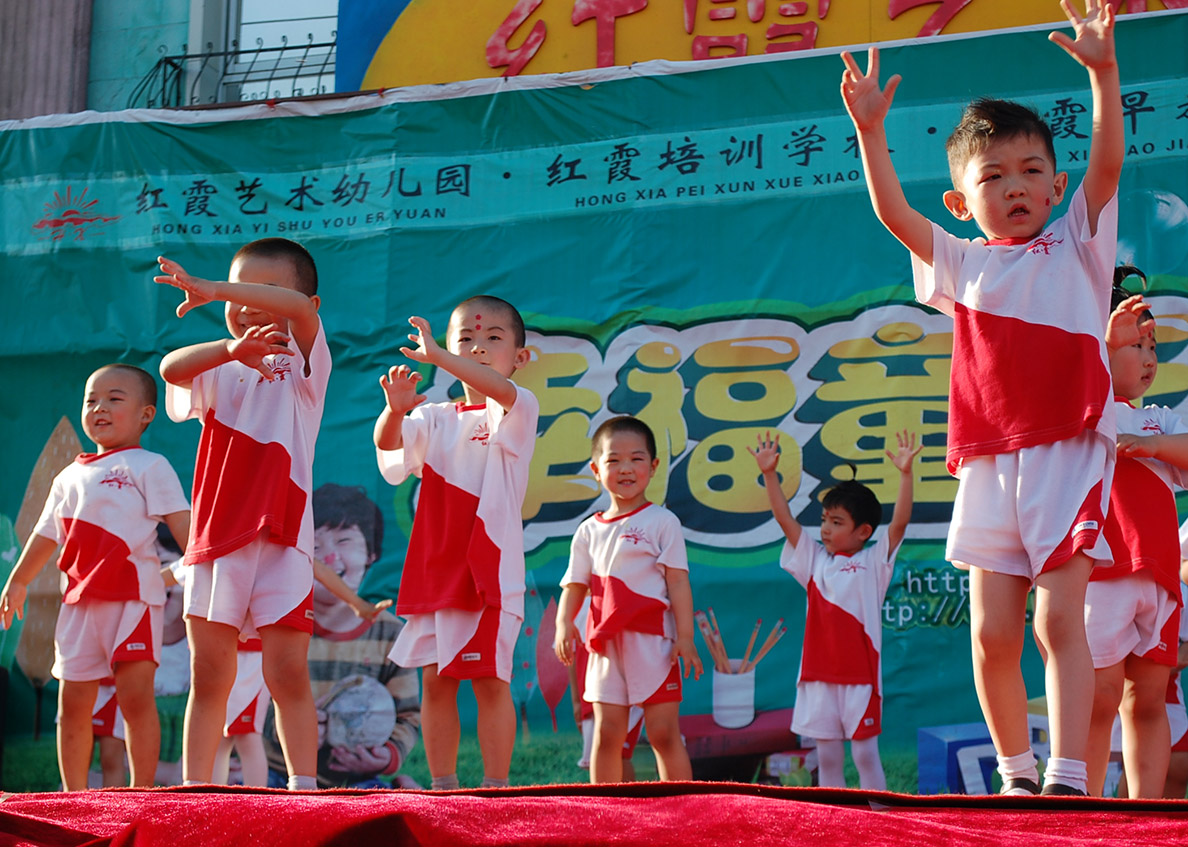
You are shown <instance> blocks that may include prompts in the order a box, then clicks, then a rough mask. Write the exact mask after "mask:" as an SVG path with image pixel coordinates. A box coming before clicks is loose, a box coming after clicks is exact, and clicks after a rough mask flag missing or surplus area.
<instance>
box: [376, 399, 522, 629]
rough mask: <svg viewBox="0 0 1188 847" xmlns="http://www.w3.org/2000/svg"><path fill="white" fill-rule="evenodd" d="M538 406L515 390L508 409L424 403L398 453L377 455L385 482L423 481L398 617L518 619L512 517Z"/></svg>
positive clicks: (518, 543) (518, 528) (517, 521)
mask: <svg viewBox="0 0 1188 847" xmlns="http://www.w3.org/2000/svg"><path fill="white" fill-rule="evenodd" d="M539 409H540V407H539V405H538V404H537V402H536V397H535V396H534V395H533V394H532V392H531V391H528V390H527V389H526V388H522V387H520V386H516V402H515V403H514V404H512V408H511V410H510V411H507V412H506V413H505V411H504V409H503V407H502V406H500V405H499V404H498V403H494V402H489V403H486V404H483V405H480V406H466V405H464V404H462V403H430V404H424V405H421V406H417V407H416V408H415V409H413V410H412V411H411V412H409V414H408V415H407V416H406V417H405V418H404V422H403V431H402V432H403V439H404V446H403V447H402V448H401V449H399V450H378V449H377V450H376V459H377V461H378V463H379V469H380V473H381V474H383V477H384V479H386V480H387V481H388V482H390V483H391V484H392V485H399V484H400V483H401V482H403V481H404V480H405V479H407V478H408V477H409V476H417V477H420V478H421V486H420V490H419V492H418V500H417V513H416V517H415V519H414V520H413V529H412V536H411V537H410V538H409V543H408V552H407V554H406V555H405V559H404V571H403V573H402V574H401V577H400V593H399V595H398V596H397V599H396V614H398V615H410V614H427V613H429V612H435V611H438V610H439V609H464V610H469V611H477V610H479V609H482V608H484V607H486V606H492V607H495V608H499V609H502V610H503V611H505V612H510V613H511V614H513V615H516V616H517V617H520V618H523V616H524V524H523V519H522V518H521V516H520V511H521V509H522V508H523V505H524V494H525V492H526V491H527V490H528V467H529V464H530V463H531V460H532V451H533V449H534V448H535V447H536V421H537V417H538V416H539Z"/></svg>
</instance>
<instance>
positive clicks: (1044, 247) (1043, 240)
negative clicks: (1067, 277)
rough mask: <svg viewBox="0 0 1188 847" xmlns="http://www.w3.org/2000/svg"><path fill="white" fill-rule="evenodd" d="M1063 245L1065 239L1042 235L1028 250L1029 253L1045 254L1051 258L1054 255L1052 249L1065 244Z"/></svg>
mask: <svg viewBox="0 0 1188 847" xmlns="http://www.w3.org/2000/svg"><path fill="white" fill-rule="evenodd" d="M1063 243H1064V239H1063V238H1057V237H1056V236H1054V235H1049V234H1047V233H1045V234H1044V235H1041V236H1040V237H1039V238H1037V239H1036V240H1035V241H1033V242H1031V245H1030V246H1029V247H1028V248H1027V252H1028V253H1043V254H1044V255H1045V256H1050V255H1052V248H1053V247H1055V246H1056V245H1057V244H1063Z"/></svg>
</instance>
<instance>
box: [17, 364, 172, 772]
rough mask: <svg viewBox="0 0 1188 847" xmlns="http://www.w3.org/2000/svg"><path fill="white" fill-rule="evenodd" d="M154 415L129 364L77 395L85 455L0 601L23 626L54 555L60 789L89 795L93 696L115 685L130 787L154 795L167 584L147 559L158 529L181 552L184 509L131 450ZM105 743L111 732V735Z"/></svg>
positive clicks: (149, 394)
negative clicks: (90, 446)
mask: <svg viewBox="0 0 1188 847" xmlns="http://www.w3.org/2000/svg"><path fill="white" fill-rule="evenodd" d="M156 413H157V383H156V381H155V380H154V379H153V377H152V375H151V374H149V373H147V372H145V371H143V370H141V369H140V368H137V367H133V366H131V365H124V364H114V365H106V366H104V367H102V368H100V369H99V370H97V371H95V372H94V373H93V374H91V376H90V378H88V379H87V384H86V389H85V390H84V393H83V406H82V426H83V432H85V433H86V434H87V437H88V438H90V439H91V440H92V441H94V442H95V448H96V449H95V452H94V453H83V454H81V455H79V456H78V457H77V458H76V459H75V460H74V461H73V462H72V463H71V464H70V465H69V466H67V467H66V468H65V469H64V470H63V471H62V472H61V473H59V474H58V475H57V476H56V477H55V478H54V482H53V485H52V486H51V488H50V494H49V497H47V498H46V501H45V508H44V509H43V510H42V513H41V517H40V518H38V520H37V524H36V525H35V526H34V528H33V533H32V535H30V537H29V539H28V541H27V542H26V543H25V548H24V549H23V550H22V551H21V555H20V558H19V559H18V560H17V563H16V566H15V567H14V568H13V570H12V573H11V574H9V576H8V582H7V583H6V584H5V586H4V592H3V594H0V625H2V628H4V629H7V628H8V625H9V624H11V623H12V617H13V615H14V614H15V615H16V616H17V617H20V618H23V617H24V608H25V598H26V594H27V589H28V586H29V583H30V582H32V581H33V578H34V577H36V576H37V574H38V573H39V572H40V571H41V568H42V567H43V566H44V565H45V563H46V562H47V561H49V558H50V556H51V555H53V552H54V550H55V549H56V548H57V547H58V546H59V545H61V553H60V554H59V556H58V568H59V569H60V570H61V571H62V572H63V574H64V575H65V582H64V586H65V587H64V591H63V593H64V597H63V598H62V608H61V610H60V611H59V612H58V623H57V626H56V627H55V629H54V666H53V669H52V673H53V675H54V676H55V677H57V678H58V679H59V680H61V685H60V687H59V688H58V769H59V771H60V772H61V776H62V788H63V789H64V790H66V791H79V790H82V789H84V788H86V787H87V771H88V769H89V768H90V765H91V751H92V748H93V746H94V741H93V737H94V733H93V732H92V729H93V725H92V711H93V709H94V706H95V700H96V696H97V695H98V693H99V687H100V685H101V684H102V683H103V680H105V679H106V678H108V677H112V676H114V677H115V690H116V698H117V699H118V701H119V707H120V710H121V711H122V712H123V714H124V731H125V740H126V742H127V747H128V759H129V763H130V765H131V771H132V785H133V787H152V784H153V776H154V774H155V773H156V770H157V758H158V754H159V751H160V747H161V726H160V719H159V717H158V715H157V701H156V698H155V697H154V696H153V677H154V675H155V674H156V670H157V664H158V663H159V662H160V659H161V633H162V626H163V624H164V607H165V583H164V582H163V581H162V580H161V575H160V572H159V571H160V567H161V563H160V560H159V559H158V558H157V548H156V543H157V526H158V524H159V523H161V522H164V523H165V525H166V526H167V527H168V528H169V531H170V532H171V533H172V534H173V536H174V537H175V538H176V539H177V540H178V543H179V544H182V545H184V544H185V539H186V535H187V533H188V532H189V526H190V507H189V504H188V503H187V502H186V496H185V494H184V492H183V491H182V487H181V483H180V482H179V481H178V478H177V474H176V473H175V472H174V470H173V468H172V467H171V466H170V465H169V462H168V461H166V459H165V457H164V456H160V455H158V454H156V453H150V452H149V451H148V450H144V449H143V448H141V446H140V438H141V435H142V434H143V433H144V430H145V429H146V428H147V427H148V425H149V423H150V422H151V421H152V419H153V418H154V417H155V415H156ZM109 734H110V733H109Z"/></svg>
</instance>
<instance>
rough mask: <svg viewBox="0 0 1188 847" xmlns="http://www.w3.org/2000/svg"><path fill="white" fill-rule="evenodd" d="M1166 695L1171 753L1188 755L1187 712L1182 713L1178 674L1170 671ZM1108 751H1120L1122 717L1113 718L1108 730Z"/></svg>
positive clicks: (1182, 705)
mask: <svg viewBox="0 0 1188 847" xmlns="http://www.w3.org/2000/svg"><path fill="white" fill-rule="evenodd" d="M1167 687H1168V694H1167V725H1168V727H1169V728H1170V729H1171V751H1172V752H1173V753H1188V712H1186V711H1184V689H1183V687H1182V686H1181V685H1180V674H1179V673H1178V672H1176V671H1174V670H1173V671H1172V676H1171V679H1170V680H1168V684H1167ZM1110 750H1111V751H1113V752H1121V751H1122V717H1121V716H1120V715H1119V716H1116V717H1115V718H1114V726H1113V728H1112V729H1111V730H1110Z"/></svg>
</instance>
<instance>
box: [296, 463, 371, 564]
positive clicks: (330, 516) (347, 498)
mask: <svg viewBox="0 0 1188 847" xmlns="http://www.w3.org/2000/svg"><path fill="white" fill-rule="evenodd" d="M313 519H314V526H315V527H321V526H325V527H330V528H332V529H338V528H340V527H350V526H356V527H358V528H359V532H360V533H361V534H362V535H363V540H364V541H365V542H367V552H368V553H369V554H370V555H371V556H372V557H373V558H376V559H378V558H379V557H380V553H381V552H382V549H383V543H384V516H383V515H382V514H380V510H379V506H377V505H375V502H374V501H373V500H372V499H371V498H370V497H368V496H367V492H366V491H365V490H364V489H363V488H362V487H361V486H358V485H337V484H335V483H333V482H327V483H324V484H323V485H320V486H318V487H317V488H316V489H314V493H313Z"/></svg>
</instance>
